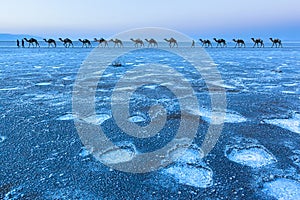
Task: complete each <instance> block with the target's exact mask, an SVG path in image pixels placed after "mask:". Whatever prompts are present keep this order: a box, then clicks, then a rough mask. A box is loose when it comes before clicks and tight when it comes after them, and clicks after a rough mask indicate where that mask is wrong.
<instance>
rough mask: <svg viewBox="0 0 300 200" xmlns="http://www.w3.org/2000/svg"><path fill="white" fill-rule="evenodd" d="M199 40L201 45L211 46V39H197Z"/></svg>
mask: <svg viewBox="0 0 300 200" xmlns="http://www.w3.org/2000/svg"><path fill="white" fill-rule="evenodd" d="M199 41H200V42H201V43H202V47H203V46H204V47H212V44H211V41H210V40H202V39H199Z"/></svg>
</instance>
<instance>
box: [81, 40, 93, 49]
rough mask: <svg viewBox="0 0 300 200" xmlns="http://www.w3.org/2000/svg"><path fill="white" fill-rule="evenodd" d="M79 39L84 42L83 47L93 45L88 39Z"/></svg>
mask: <svg viewBox="0 0 300 200" xmlns="http://www.w3.org/2000/svg"><path fill="white" fill-rule="evenodd" d="M78 40H79V42H81V43H82V48H83V47H86V48H88V47H92V44H91V41H89V40H88V39H83V40H82V39H78Z"/></svg>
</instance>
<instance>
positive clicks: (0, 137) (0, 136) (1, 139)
mask: <svg viewBox="0 0 300 200" xmlns="http://www.w3.org/2000/svg"><path fill="white" fill-rule="evenodd" d="M4 140H6V137H5V136H2V135H0V143H1V142H4Z"/></svg>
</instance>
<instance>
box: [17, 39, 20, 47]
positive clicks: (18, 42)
mask: <svg viewBox="0 0 300 200" xmlns="http://www.w3.org/2000/svg"><path fill="white" fill-rule="evenodd" d="M17 47H18V48H20V41H19V40H17Z"/></svg>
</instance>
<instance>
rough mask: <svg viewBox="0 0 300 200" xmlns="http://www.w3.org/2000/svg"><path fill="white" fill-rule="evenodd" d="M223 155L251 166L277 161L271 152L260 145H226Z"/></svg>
mask: <svg viewBox="0 0 300 200" xmlns="http://www.w3.org/2000/svg"><path fill="white" fill-rule="evenodd" d="M225 156H226V157H227V158H228V159H229V160H231V161H233V162H236V163H239V164H242V165H246V166H249V167H253V168H255V167H262V166H265V165H269V164H273V163H275V162H277V160H276V158H275V157H274V156H273V155H272V153H271V152H269V151H268V150H267V149H266V148H265V147H264V146H262V145H248V146H245V147H243V146H238V145H233V146H226V150H225Z"/></svg>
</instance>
